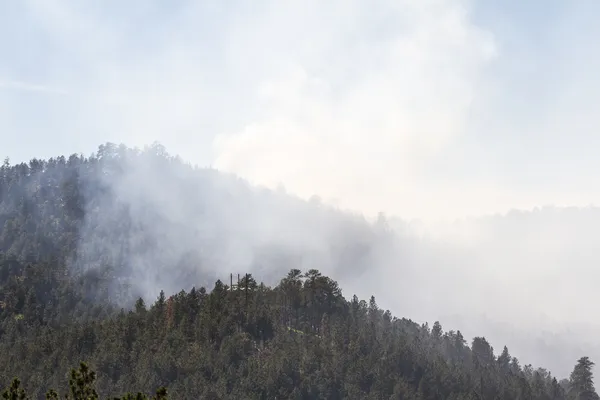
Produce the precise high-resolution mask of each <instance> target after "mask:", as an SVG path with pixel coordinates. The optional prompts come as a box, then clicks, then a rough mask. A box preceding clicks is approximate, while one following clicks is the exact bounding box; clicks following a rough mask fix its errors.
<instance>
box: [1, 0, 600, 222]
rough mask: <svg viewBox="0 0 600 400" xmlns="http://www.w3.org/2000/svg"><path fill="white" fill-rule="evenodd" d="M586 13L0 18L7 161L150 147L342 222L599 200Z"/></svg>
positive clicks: (275, 5) (128, 7)
mask: <svg viewBox="0 0 600 400" xmlns="http://www.w3.org/2000/svg"><path fill="white" fill-rule="evenodd" d="M599 11H600V3H598V2H596V1H592V0H587V1H586V0H582V1H578V2H567V1H558V0H549V1H544V2H542V1H530V2H522V1H516V0H510V1H502V2H499V1H492V0H479V1H476V0H472V1H467V0H394V1H392V0H375V1H370V2H366V1H358V0H330V1H325V2H324V1H317V0H302V1H294V0H290V1H286V2H282V1H275V0H252V1H244V0H227V1H219V2H216V1H215V2H209V1H185V0H174V1H170V2H159V1H142V0H132V1H128V2H122V1H116V0H107V1H103V2H78V1H75V0H63V1H58V0H22V1H18V2H14V1H8V0H0V156H1V157H4V156H8V157H9V158H10V159H11V160H12V161H13V162H19V161H26V160H29V159H31V158H33V157H40V158H46V157H51V156H57V155H61V154H65V153H67V154H69V153H83V154H90V153H92V152H94V151H95V150H96V149H97V147H98V145H99V144H102V143H105V142H107V141H111V142H116V143H125V144H127V145H130V146H140V147H142V146H144V145H146V144H150V143H152V142H154V141H159V142H161V143H162V144H164V145H165V146H166V148H167V150H168V151H169V152H170V153H173V154H179V155H180V156H181V157H182V158H183V159H185V160H188V161H190V162H192V163H194V164H198V165H200V166H208V165H210V166H213V167H216V168H218V169H221V170H225V171H229V172H234V173H236V174H239V175H241V176H243V177H245V178H247V179H248V180H250V181H251V182H253V183H256V184H259V185H266V186H268V187H277V186H278V185H283V186H285V188H286V189H287V190H288V191H289V192H292V193H296V194H298V195H300V196H303V197H306V198H308V197H310V196H312V195H314V194H316V195H318V196H320V197H321V198H322V199H323V200H324V201H326V202H330V203H332V204H336V205H338V206H340V207H342V208H347V209H353V210H358V211H362V212H364V213H366V214H369V215H375V214H376V213H377V212H379V211H383V212H386V213H388V214H394V215H399V216H402V217H405V218H420V219H439V218H444V219H453V218H460V217H465V216H471V215H483V214H493V213H496V212H501V213H504V212H507V211H508V210H510V209H513V208H518V209H531V208H533V207H536V206H543V205H549V204H554V205H576V206H587V205H589V204H597V203H599V202H600V201H599V199H600V179H598V178H599V176H598V175H599V174H600V172H599V171H600V161H599V160H600V159H599V158H598V157H597V155H596V153H597V150H596V149H597V145H598V144H600V135H598V134H597V133H596V132H595V130H596V129H597V127H598V126H599V125H600V114H599V113H597V112H596V109H595V107H596V105H597V104H599V103H600V90H599V89H600V78H599V76H598V73H597V71H598V70H600V68H599V67H600V49H599V48H598V46H597V43H596V42H597V38H598V37H599V34H600V26H598V25H597V24H595V19H594V16H595V15H598V12H599Z"/></svg>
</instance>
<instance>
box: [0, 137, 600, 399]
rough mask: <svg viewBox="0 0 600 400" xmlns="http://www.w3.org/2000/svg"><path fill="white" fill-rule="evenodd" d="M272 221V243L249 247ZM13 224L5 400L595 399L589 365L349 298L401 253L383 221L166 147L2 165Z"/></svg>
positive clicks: (2, 268) (6, 281)
mask: <svg viewBox="0 0 600 400" xmlns="http://www.w3.org/2000/svg"><path fill="white" fill-rule="evenodd" d="M156 182H158V183H159V184H158V185H156ZM157 187H160V190H157V189H156V188H157ZM178 198H185V201H181V202H175V200H174V199H178ZM236 198H243V199H244V201H243V202H241V203H243V204H240V202H235V201H234V200H232V199H236ZM223 204H225V205H226V206H225V207H224V206H223ZM289 210H293V211H294V212H290V211H289ZM268 215H277V220H276V221H275V219H271V220H270V223H271V225H269V224H267V225H263V226H265V228H264V234H262V235H261V237H257V235H256V234H252V235H250V234H248V233H247V231H246V230H245V226H244V225H248V224H250V223H252V221H253V218H255V219H256V220H257V221H258V219H260V218H263V219H264V218H267V217H266V216H268ZM275 224H285V225H289V226H290V227H291V228H290V229H289V230H283V231H282V230H275V229H273V228H272V225H275ZM0 226H1V227H2V230H1V232H0V385H2V386H3V387H6V390H5V392H4V393H3V396H4V397H3V398H6V399H25V398H31V399H43V398H59V397H60V398H63V397H62V396H63V395H64V394H68V396H69V397H68V398H71V399H94V398H108V397H109V396H110V398H116V397H115V396H122V397H121V398H122V399H144V398H154V399H165V398H167V397H168V398H171V399H198V398H201V399H288V398H289V399H342V398H345V399H423V400H424V399H454V400H457V399H473V400H474V399H506V400H509V399H510V400H513V399H532V400H537V399H539V400H551V399H598V398H599V397H598V395H597V394H596V391H595V389H594V384H593V371H592V370H593V366H594V363H593V361H592V360H590V359H589V358H587V357H581V358H580V359H579V360H573V364H574V365H575V366H574V368H573V372H572V374H571V375H570V376H569V377H567V378H568V379H560V378H562V377H559V378H558V379H557V378H556V377H554V376H552V375H551V373H550V371H547V370H545V369H543V368H534V367H532V366H531V365H521V363H520V362H519V360H518V359H517V358H516V357H514V356H513V355H511V354H510V352H509V350H508V349H507V348H506V347H503V348H502V345H501V344H500V346H501V348H502V349H501V350H498V348H494V347H492V344H490V343H489V342H488V341H487V340H486V339H485V338H484V337H475V338H473V339H472V340H471V341H469V342H468V341H467V339H466V338H465V337H463V335H462V334H461V332H460V331H459V330H452V327H442V326H441V325H440V324H439V323H438V322H434V323H433V324H431V326H430V325H428V324H418V323H415V322H413V321H411V320H410V319H406V318H401V317H397V316H393V315H391V313H390V312H389V311H386V310H384V309H381V308H380V307H379V306H378V304H377V301H376V298H375V297H370V299H368V300H366V299H365V300H361V299H359V298H358V297H357V296H351V295H348V294H344V295H342V289H341V287H340V285H339V284H338V282H336V280H334V279H332V278H331V277H337V276H339V275H340V274H343V273H346V274H347V273H357V274H358V273H361V272H363V271H364V270H366V269H367V268H368V266H369V263H371V262H376V261H377V260H376V259H375V257H374V256H373V254H374V252H373V249H374V248H378V249H382V248H389V247H390V246H392V245H391V244H390V243H389V241H388V240H386V238H387V237H388V236H387V235H388V234H389V232H388V229H389V228H388V227H386V226H385V223H384V221H381V220H380V221H378V222H377V223H375V224H371V223H368V222H367V221H365V220H364V219H363V218H361V217H359V216H355V215H349V214H345V213H341V212H339V211H335V210H332V209H327V208H326V207H323V206H322V205H321V204H320V203H319V201H318V199H313V200H312V201H310V202H303V201H301V200H299V199H295V198H293V197H291V196H288V195H286V194H284V193H278V192H269V191H266V190H263V189H259V188H253V187H251V186H250V185H249V184H247V183H245V182H243V181H240V180H239V179H237V178H235V177H232V176H227V175H223V174H221V173H218V172H217V171H214V170H212V169H202V168H196V167H192V166H190V165H187V164H185V163H183V162H181V161H180V160H178V159H177V158H174V157H171V156H169V155H168V154H167V153H166V152H165V151H164V149H163V148H162V147H160V146H159V145H154V146H152V147H149V148H147V149H144V150H143V151H141V150H136V149H129V148H126V147H125V146H115V145H112V144H107V145H103V146H100V148H99V149H98V152H97V153H96V154H93V155H92V156H90V157H84V156H78V155H72V156H70V157H57V158H52V159H48V160H38V159H34V160H31V161H30V162H29V163H20V164H16V165H12V164H11V163H10V161H9V160H6V161H5V163H4V165H3V166H2V167H1V168H0ZM301 230H302V231H303V232H304V233H305V234H299V233H298V232H299V231H301ZM313 231H314V234H312V235H311V232H313ZM281 232H290V233H289V236H285V235H282V234H281ZM325 238H326V239H327V241H326V242H327V243H328V248H327V249H326V250H327V251H323V248H322V245H320V243H321V242H323V241H324V239H325ZM276 239H277V240H276ZM378 254H381V252H378ZM250 272H252V273H250ZM238 273H239V275H238ZM258 276H260V278H258ZM399 284H402V283H399ZM15 377H18V379H17V380H15ZM138 393H139V394H138ZM142 393H143V394H142Z"/></svg>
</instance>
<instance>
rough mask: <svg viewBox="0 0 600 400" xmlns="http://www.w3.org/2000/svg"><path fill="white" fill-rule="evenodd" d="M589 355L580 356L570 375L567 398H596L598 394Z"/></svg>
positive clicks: (599, 397) (575, 399)
mask: <svg viewBox="0 0 600 400" xmlns="http://www.w3.org/2000/svg"><path fill="white" fill-rule="evenodd" d="M594 365H595V364H594V362H592V361H591V360H590V359H589V357H581V358H580V359H579V360H578V361H577V364H576V365H575V368H574V369H573V372H571V376H570V380H569V381H570V382H569V384H570V388H569V399H572V400H598V399H600V396H598V394H597V393H596V389H595V388H594V375H593V373H592V367H593V366H594Z"/></svg>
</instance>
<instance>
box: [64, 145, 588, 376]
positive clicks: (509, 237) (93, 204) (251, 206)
mask: <svg viewBox="0 0 600 400" xmlns="http://www.w3.org/2000/svg"><path fill="white" fill-rule="evenodd" d="M96 156H97V160H98V161H97V162H98V164H97V165H96V166H97V167H98V168H97V169H96V168H91V169H90V171H93V175H92V176H88V178H86V179H88V183H87V186H85V185H84V186H83V187H84V188H85V187H87V188H88V189H86V190H84V192H85V193H86V194H85V196H86V198H87V200H88V201H87V202H86V210H85V223H84V225H83V227H82V229H81V230H80V237H81V242H80V244H79V248H78V259H77V260H76V261H75V262H74V264H73V268H84V269H86V270H88V271H89V270H102V268H103V267H106V266H112V267H114V268H113V270H112V272H111V273H112V274H113V275H112V276H111V278H110V279H113V280H114V282H121V283H127V284H128V285H129V287H130V288H131V295H132V296H138V295H141V296H143V297H144V298H145V299H147V300H148V301H152V300H153V299H155V298H156V296H157V294H158V292H159V291H160V290H165V292H166V293H167V294H168V295H170V294H174V293H176V292H178V291H180V290H182V289H186V290H189V289H190V288H191V287H192V286H196V287H199V286H201V285H204V286H206V287H207V288H209V289H210V288H211V287H212V285H213V283H214V281H215V280H216V279H221V280H223V281H224V282H225V283H227V282H228V279H229V274H230V273H233V274H234V276H236V275H237V274H238V273H242V274H243V273H246V272H250V273H252V274H254V276H255V277H256V278H257V279H258V280H261V281H264V282H265V283H267V284H270V285H273V284H276V283H277V282H278V280H279V279H281V278H282V277H283V276H284V274H286V273H287V271H289V270H290V269H292V268H298V269H300V270H303V271H307V270H308V269H311V268H316V269H319V270H320V271H321V272H322V273H324V274H327V275H329V276H331V277H332V278H334V279H335V280H337V281H338V282H339V283H340V285H341V287H342V289H343V293H344V295H345V296H346V297H350V296H352V295H353V294H357V295H359V297H361V298H368V297H369V296H370V295H371V294H374V295H375V297H376V299H377V301H378V303H379V304H380V306H381V307H384V308H389V309H391V310H392V311H393V313H394V314H395V315H399V316H406V317H409V318H412V319H414V320H416V321H418V322H429V323H430V324H431V323H433V322H434V321H436V320H439V321H441V322H442V325H443V326H444V327H445V328H446V329H454V330H456V329H460V330H461V331H462V332H463V333H464V334H465V335H466V336H467V337H473V336H476V335H478V336H479V335H484V336H486V337H487V338H488V340H490V341H491V343H492V344H493V345H494V346H495V348H496V349H497V351H500V350H501V348H502V346H503V345H507V346H508V347H509V350H510V351H511V353H512V354H513V355H515V356H517V357H518V358H519V359H520V360H521V362H522V363H523V364H526V363H532V364H534V365H536V366H544V367H547V368H549V369H550V370H551V371H553V372H554V373H555V374H557V375H558V376H566V375H567V374H568V372H569V370H570V368H572V365H573V362H574V360H576V359H577V357H579V356H581V354H587V355H589V356H591V357H592V358H598V357H600V349H599V348H597V347H596V346H595V345H594V338H595V336H596V335H597V334H598V333H599V332H600V326H598V325H597V324H595V323H594V322H593V319H592V318H591V317H590V316H591V315H593V309H594V308H593V307H594V304H596V303H597V302H598V301H599V300H600V298H598V295H597V291H595V290H594V288H595V278H596V277H597V272H596V271H597V269H596V268H595V267H594V266H595V265H597V264H598V263H599V262H600V255H598V254H597V251H596V249H597V248H598V246H599V245H600V242H599V239H597V238H598V237H600V236H599V235H598V232H597V230H598V228H597V227H598V226H600V209H597V208H593V207H588V208H557V207H544V208H542V209H534V210H532V211H516V210H515V211H511V212H509V213H507V214H505V215H494V216H487V217H480V218H470V219H463V220H456V221H454V222H451V223H439V224H436V225H434V224H423V223H419V222H418V221H406V220H401V219H399V218H396V217H392V218H385V217H384V216H380V217H379V218H378V219H376V220H371V219H366V218H364V217H363V216H360V215H358V214H350V213H348V212H343V211H340V210H338V209H335V208H334V207H331V206H328V205H326V204H323V203H322V202H321V201H320V200H319V199H318V198H316V197H315V198H313V199H312V200H311V201H305V200H302V199H300V198H298V197H295V196H292V195H290V194H287V193H285V191H284V190H283V189H282V188H280V189H279V191H273V190H270V189H266V188H261V187H258V186H253V185H250V184H249V183H248V182H246V181H244V180H242V179H240V178H238V177H236V176H234V175H227V174H224V173H222V172H218V171H216V170H213V169H201V168H194V167H192V166H191V165H188V164H185V163H184V162H182V161H181V160H180V159H178V158H176V157H171V156H169V155H168V154H167V153H166V151H165V149H164V148H163V147H162V146H160V145H154V146H151V147H148V148H147V149H145V150H144V151H139V150H132V149H127V148H125V147H123V146H121V147H116V146H113V145H107V146H101V148H100V150H99V152H98V154H97V155H96ZM93 159H94V158H93ZM92 165H95V164H94V163H92ZM80 175H81V176H83V175H82V174H80ZM98 260H100V263H99V264H98ZM114 282H113V283H114ZM113 289H115V290H114V292H113V295H116V294H117V293H118V291H119V290H122V287H113ZM112 300H116V301H126V302H131V300H132V299H131V298H126V299H119V298H113V299H112ZM549 349H551V351H550V350H549Z"/></svg>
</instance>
